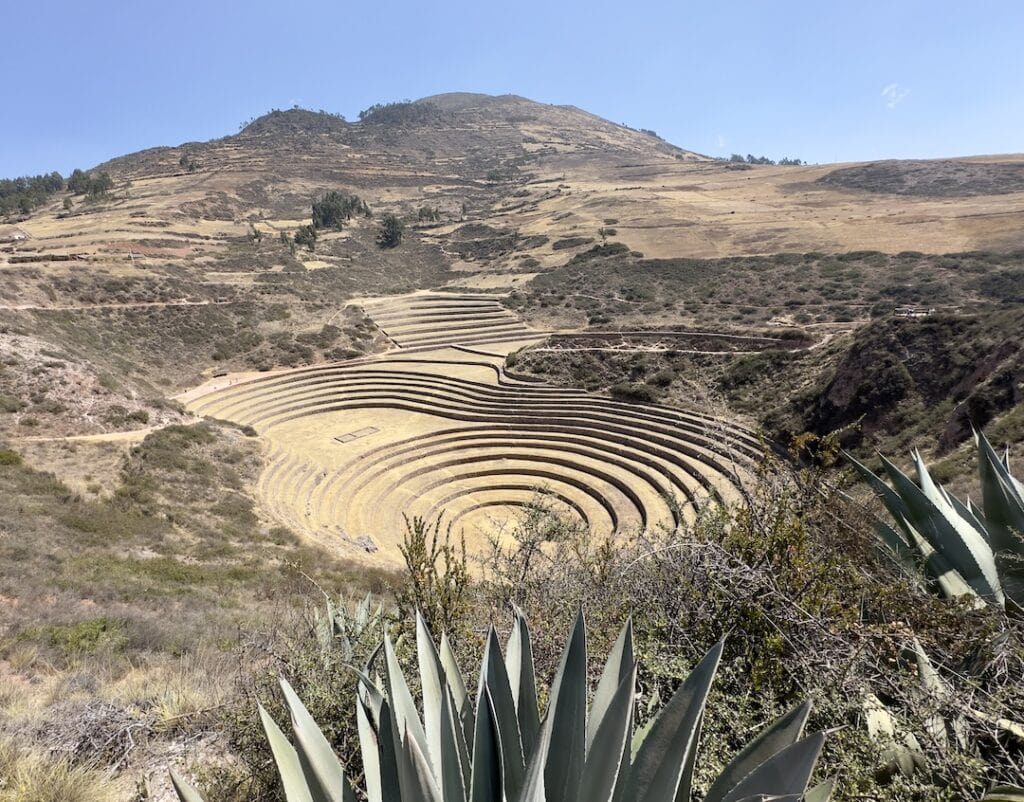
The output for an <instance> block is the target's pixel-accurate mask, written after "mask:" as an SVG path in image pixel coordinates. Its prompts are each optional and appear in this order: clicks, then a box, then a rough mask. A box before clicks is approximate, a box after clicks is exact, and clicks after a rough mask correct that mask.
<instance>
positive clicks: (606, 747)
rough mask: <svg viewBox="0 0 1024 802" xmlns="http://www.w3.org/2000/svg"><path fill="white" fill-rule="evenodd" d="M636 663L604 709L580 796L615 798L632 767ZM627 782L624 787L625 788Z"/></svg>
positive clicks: (601, 800) (597, 801)
mask: <svg viewBox="0 0 1024 802" xmlns="http://www.w3.org/2000/svg"><path fill="white" fill-rule="evenodd" d="M635 692H636V666H635V665H634V666H633V667H632V668H631V669H630V672H629V674H628V675H627V676H625V677H623V678H622V681H621V682H620V683H619V687H618V688H617V689H616V691H615V693H614V694H613V695H612V697H611V698H610V699H609V700H608V702H607V704H606V705H605V706H604V710H603V711H602V716H601V723H600V725H599V726H598V727H597V731H596V732H595V733H594V737H593V738H592V739H591V741H590V744H589V746H588V749H587V762H586V763H585V764H584V766H583V779H582V781H581V783H580V792H579V799H581V800H582V799H588V800H594V802H611V800H612V799H614V797H615V789H616V786H617V785H620V777H623V775H624V774H625V773H626V772H628V771H629V752H630V741H631V736H632V733H633V697H634V695H635ZM624 786H625V783H622V784H621V785H620V787H622V788H624Z"/></svg>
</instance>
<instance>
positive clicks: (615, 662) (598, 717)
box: [587, 618, 636, 752]
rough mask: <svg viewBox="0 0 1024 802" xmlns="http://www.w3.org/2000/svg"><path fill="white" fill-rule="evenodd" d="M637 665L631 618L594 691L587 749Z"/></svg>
mask: <svg viewBox="0 0 1024 802" xmlns="http://www.w3.org/2000/svg"><path fill="white" fill-rule="evenodd" d="M635 667H636V659H635V657H634V656H633V619H632V618H629V619H627V620H626V623H625V624H624V625H623V627H622V631H621V632H619V637H618V639H617V640H616V641H615V645H614V646H612V650H611V652H610V653H609V654H608V660H607V662H606V663H605V666H604V671H603V672H602V673H601V679H600V681H599V682H598V684H597V690H596V691H595V692H594V700H593V701H592V702H591V704H590V715H589V716H588V718H587V751H588V752H589V751H590V746H591V744H592V743H593V741H594V736H595V735H597V730H598V728H599V727H600V726H601V722H602V720H603V719H604V714H605V711H606V710H607V709H608V706H609V705H610V704H611V702H612V698H613V697H614V696H615V695H616V694H617V693H618V689H619V688H620V687H621V685H622V682H623V680H625V679H626V677H629V676H632V674H633V669H634V668H635Z"/></svg>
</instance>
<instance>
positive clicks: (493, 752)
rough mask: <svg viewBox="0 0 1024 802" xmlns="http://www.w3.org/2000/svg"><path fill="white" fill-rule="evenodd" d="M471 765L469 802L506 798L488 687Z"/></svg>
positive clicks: (479, 714)
mask: <svg viewBox="0 0 1024 802" xmlns="http://www.w3.org/2000/svg"><path fill="white" fill-rule="evenodd" d="M472 762H473V768H472V778H471V782H470V792H469V800H470V802H495V801H496V800H501V799H503V798H504V784H503V783H502V777H501V771H502V768H501V767H502V759H501V742H500V741H499V735H498V727H497V725H496V723H495V720H494V705H493V704H492V703H491V698H490V692H489V691H488V690H487V688H486V686H485V687H484V688H483V692H482V695H481V699H480V703H479V704H478V705H477V715H476V724H475V725H474V740H473V761H472Z"/></svg>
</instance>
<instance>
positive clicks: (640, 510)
mask: <svg viewBox="0 0 1024 802" xmlns="http://www.w3.org/2000/svg"><path fill="white" fill-rule="evenodd" d="M362 306H363V307H364V309H365V310H366V311H367V313H368V314H369V315H370V316H371V317H372V318H373V319H374V320H375V321H376V322H377V323H378V324H379V326H380V327H381V328H382V329H383V330H384V331H385V332H386V333H387V335H388V336H389V337H390V338H391V339H392V341H393V342H394V343H395V348H394V349H392V350H391V351H389V352H387V353H385V354H383V355H381V356H379V357H374V358H366V359H358V360H350V361H345V362H338V363H333V364H327V365H318V366H315V367H306V368H299V369H293V370H287V371H281V372H277V373H272V374H263V375H257V376H255V377H253V376H246V377H227V378H221V379H218V380H215V381H214V382H211V383H207V384H206V385H203V386H202V387H200V388H197V389H196V390H195V391H193V392H192V393H190V394H188V396H187V397H186V398H185V400H186V401H187V403H188V405H189V406H190V408H191V409H192V410H193V411H194V412H196V413H198V414H202V415H209V416H212V417H216V418H222V419H228V420H232V421H235V422H237V423H239V424H246V425H250V426H252V427H254V428H255V429H256V430H257V431H258V432H259V434H260V435H261V436H262V437H263V438H264V439H265V441H266V443H267V448H268V450H269V457H270V459H269V460H268V467H267V468H266V470H265V472H264V473H263V475H262V476H261V478H260V480H259V485H258V492H259V495H260V497H261V499H262V501H263V503H264V505H265V507H266V508H267V510H268V511H269V512H270V513H271V514H272V515H273V516H275V517H276V518H277V519H279V520H280V521H281V522H282V523H284V524H285V525H287V526H289V527H291V528H293V529H295V530H296V531H299V532H303V533H305V534H307V535H309V536H311V537H314V538H316V539H317V540H319V541H321V542H327V543H329V544H331V545H333V546H335V547H338V548H343V549H344V550H345V552H346V555H347V556H351V557H353V558H355V559H362V560H366V561H371V562H374V563H380V562H382V561H383V562H394V561H398V560H399V559H400V554H399V551H398V544H399V543H400V542H401V536H402V533H403V532H404V529H405V526H404V521H403V516H410V517H411V516H423V517H426V518H428V519H432V518H434V517H435V516H437V515H439V514H441V513H442V512H443V513H444V514H445V517H444V520H446V521H449V522H451V523H452V525H453V526H454V527H455V529H456V531H461V532H462V533H463V534H464V535H465V537H466V542H467V545H468V546H469V548H470V549H471V550H473V549H481V548H483V547H484V545H485V544H486V543H487V542H488V540H489V539H490V538H492V537H494V536H499V537H500V536H501V535H502V533H503V532H506V531H508V529H509V528H510V527H511V526H512V525H513V523H514V520H515V519H516V516H517V515H519V514H521V512H522V510H523V509H524V508H527V507H529V506H530V505H534V504H536V503H538V502H541V503H543V504H544V506H545V507H546V508H548V509H551V510H552V511H553V512H556V513H559V514H561V515H563V516H565V517H567V518H568V519H570V520H573V521H576V522H578V523H580V524H582V525H584V526H586V527H588V528H589V529H590V530H591V531H592V532H593V533H595V534H599V535H608V534H613V533H621V532H627V531H636V530H639V529H642V528H646V527H658V526H671V525H673V524H675V523H677V522H680V521H689V520H693V518H694V517H695V516H696V514H697V512H698V510H699V509H700V508H701V507H702V506H703V505H705V504H707V503H709V502H710V501H716V500H720V501H729V500H731V499H734V498H736V497H737V494H738V493H739V492H740V488H741V487H742V485H743V483H744V482H745V481H746V480H747V479H748V478H749V475H750V469H751V466H752V464H753V462H754V460H756V459H757V457H758V455H759V454H760V453H761V446H760V444H759V441H758V439H757V438H756V437H755V436H754V435H753V433H751V432H750V431H748V430H745V429H743V428H742V427H739V426H736V425H734V424H731V423H728V422H726V421H723V420H721V419H719V418H717V417H715V416H713V415H710V414H707V413H704V412H701V411H696V410H692V411H688V410H681V409H670V408H667V407H659V406H653V405H628V404H623V403H619V402H616V401H612V400H609V399H606V398H601V397H597V396H593V395H590V394H588V393H586V392H584V391H582V390H574V389H564V388H558V387H552V386H548V385H545V384H541V383H537V382H531V381H525V380H522V379H519V378H517V377H515V376H514V375H510V374H509V373H508V372H507V371H506V370H505V368H504V362H505V357H506V355H507V354H508V353H510V352H511V351H513V350H516V349H518V348H521V347H523V346H524V345H528V344H530V343H534V342H537V341H538V340H539V339H540V338H541V336H542V335H541V334H539V333H538V332H534V331H531V330H530V329H529V328H527V327H526V326H525V325H523V323H522V322H521V321H520V320H518V318H516V317H515V316H514V315H512V314H511V313H509V312H507V311H506V310H505V309H504V308H503V307H501V305H500V303H499V299H498V298H496V297H494V296H484V295H454V294H444V293H420V294H414V295H408V296H403V297H398V298H389V299H376V300H366V301H364V302H363V303H362Z"/></svg>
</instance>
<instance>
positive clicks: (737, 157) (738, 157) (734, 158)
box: [720, 153, 804, 167]
mask: <svg viewBox="0 0 1024 802" xmlns="http://www.w3.org/2000/svg"><path fill="white" fill-rule="evenodd" d="M720 161H730V162H737V163H739V164H778V165H780V166H782V167H799V166H800V165H801V164H803V163H804V162H803V161H801V160H800V159H790V158H789V157H788V156H784V157H783V158H781V159H779V160H778V161H775V160H774V159H769V158H768V157H767V156H755V155H754V154H753V153H748V154H747V155H746V156H743V155H742V154H740V153H733V154H732V155H731V156H730V157H729V158H728V159H720Z"/></svg>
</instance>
